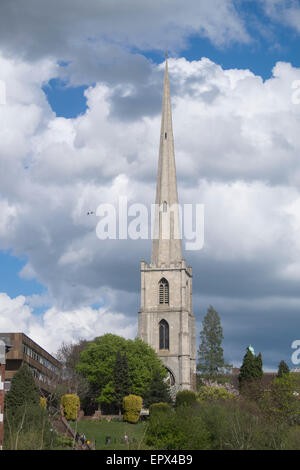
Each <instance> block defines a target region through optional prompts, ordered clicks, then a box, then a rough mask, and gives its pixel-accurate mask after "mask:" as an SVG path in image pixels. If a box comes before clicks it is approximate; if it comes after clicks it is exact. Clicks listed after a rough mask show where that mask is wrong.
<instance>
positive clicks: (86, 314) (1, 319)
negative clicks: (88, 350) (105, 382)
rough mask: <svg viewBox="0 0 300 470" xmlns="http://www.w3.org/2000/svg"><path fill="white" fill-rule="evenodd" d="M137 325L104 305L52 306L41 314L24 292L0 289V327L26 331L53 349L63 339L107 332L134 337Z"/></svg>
mask: <svg viewBox="0 0 300 470" xmlns="http://www.w3.org/2000/svg"><path fill="white" fill-rule="evenodd" d="M136 328H137V325H136V322H134V321H131V322H128V318H127V317H126V316H125V315H124V314H122V313H115V312H111V311H109V310H108V309H106V308H98V309H93V308H91V307H82V308H79V309H74V310H64V311H60V310H58V309H56V308H55V307H52V308H50V309H48V310H46V311H45V313H44V314H43V316H38V315H34V314H33V311H32V308H31V307H30V306H29V305H28V304H27V303H26V298H25V297H24V296H21V295H20V296H18V297H15V298H10V297H9V296H8V295H7V294H5V293H0V331H2V332H5V333H11V332H22V333H25V334H27V335H28V336H30V337H31V338H34V340H35V341H36V342H37V343H38V344H40V345H42V346H43V347H44V348H46V349H47V350H48V351H51V352H52V353H55V352H56V351H57V350H58V348H59V346H60V345H61V344H62V342H65V343H72V342H75V341H76V340H77V341H78V340H79V339H91V338H94V337H96V336H101V335H103V334H106V333H113V334H118V335H120V336H124V337H126V338H134V337H135V335H136Z"/></svg>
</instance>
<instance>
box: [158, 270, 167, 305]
mask: <svg viewBox="0 0 300 470" xmlns="http://www.w3.org/2000/svg"><path fill="white" fill-rule="evenodd" d="M158 286H159V287H158V289H159V303H160V304H169V283H168V281H167V279H165V278H164V277H163V278H162V279H161V280H160V281H159V285H158Z"/></svg>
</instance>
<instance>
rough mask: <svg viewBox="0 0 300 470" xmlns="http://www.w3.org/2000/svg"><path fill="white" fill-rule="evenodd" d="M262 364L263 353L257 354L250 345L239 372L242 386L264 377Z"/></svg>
mask: <svg viewBox="0 0 300 470" xmlns="http://www.w3.org/2000/svg"><path fill="white" fill-rule="evenodd" d="M262 365H263V364H262V355H261V353H259V354H258V355H257V356H255V354H254V352H252V351H251V349H250V347H248V348H247V351H246V354H245V356H244V359H243V364H242V366H241V368H240V373H239V384H240V388H241V387H242V385H243V384H244V383H246V382H252V381H254V380H258V379H261V378H262V377H263V369H262Z"/></svg>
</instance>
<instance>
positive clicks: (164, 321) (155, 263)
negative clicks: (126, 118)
mask: <svg viewBox="0 0 300 470" xmlns="http://www.w3.org/2000/svg"><path fill="white" fill-rule="evenodd" d="M156 208H157V210H156V214H155V230H154V237H153V241H152V259H151V262H150V263H149V264H148V263H146V261H144V260H142V261H141V307H140V310H139V313H138V334H139V337H140V338H141V339H142V340H143V341H145V342H146V343H148V344H149V345H150V346H151V347H152V348H153V349H154V350H155V351H156V352H157V354H158V356H159V357H160V359H161V360H162V361H163V363H164V365H165V367H166V368H167V370H168V373H169V381H170V384H171V385H172V387H173V393H174V392H177V391H178V390H182V389H191V390H192V389H195V386H196V339H195V318H194V315H193V312H192V268H191V267H190V266H186V263H185V260H184V259H183V258H182V250H181V244H182V240H181V234H180V227H179V220H180V219H179V207H178V194H177V180H176V167H175V154H174V138H173V128H172V112H171V99H170V84H169V74H168V62H167V59H166V69H165V79H164V91H163V103H162V119H161V131H160V148H159V160H158V174H157V188H156Z"/></svg>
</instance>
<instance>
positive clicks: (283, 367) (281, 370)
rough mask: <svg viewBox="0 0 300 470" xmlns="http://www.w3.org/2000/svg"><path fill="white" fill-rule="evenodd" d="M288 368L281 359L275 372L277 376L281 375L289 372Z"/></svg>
mask: <svg viewBox="0 0 300 470" xmlns="http://www.w3.org/2000/svg"><path fill="white" fill-rule="evenodd" d="M289 373H290V369H289V366H288V365H287V363H286V362H284V361H281V362H280V364H279V366H278V372H277V377H279V378H280V377H283V375H284V374H289Z"/></svg>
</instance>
